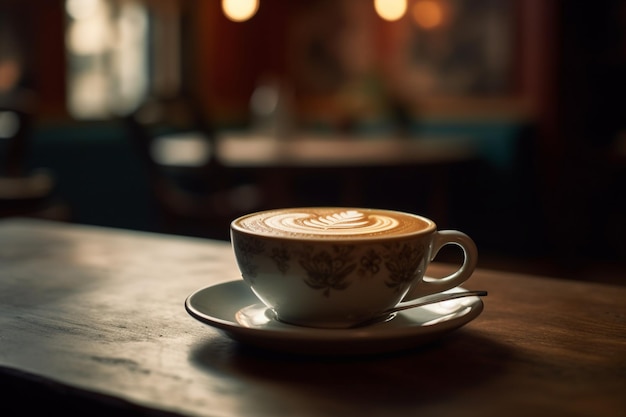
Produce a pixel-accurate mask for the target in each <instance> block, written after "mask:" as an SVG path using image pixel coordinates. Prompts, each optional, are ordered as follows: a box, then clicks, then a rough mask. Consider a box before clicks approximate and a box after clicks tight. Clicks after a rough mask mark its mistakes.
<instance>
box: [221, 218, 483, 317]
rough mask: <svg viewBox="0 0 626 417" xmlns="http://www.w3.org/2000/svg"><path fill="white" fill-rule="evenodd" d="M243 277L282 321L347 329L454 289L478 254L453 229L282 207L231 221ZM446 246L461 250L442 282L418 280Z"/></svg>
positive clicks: (412, 221)
mask: <svg viewBox="0 0 626 417" xmlns="http://www.w3.org/2000/svg"><path fill="white" fill-rule="evenodd" d="M230 235H231V243H232V247H233V251H234V254H235V259H236V261H237V265H238V267H239V269H240V271H241V275H242V278H243V280H244V281H245V282H246V283H247V284H248V285H249V286H250V289H251V290H252V292H253V293H254V294H256V296H257V297H258V298H259V300H260V301H261V302H263V303H264V304H265V305H266V306H267V307H268V308H270V309H272V310H273V311H274V315H275V316H276V318H277V319H278V320H280V321H282V322H285V323H290V324H295V325H300V326H307V327H320V328H346V327H350V326H352V325H354V324H356V323H360V322H363V321H365V320H369V319H372V318H374V317H376V316H377V315H379V314H381V312H383V311H384V310H386V309H388V308H391V307H394V306H396V305H398V304H399V303H401V302H404V301H408V300H412V299H415V298H419V297H422V296H425V295H429V294H434V293H439V292H442V291H446V290H449V289H451V288H454V287H457V286H459V285H461V284H462V283H463V282H465V281H466V280H467V279H468V278H469V277H470V275H471V274H472V273H473V271H474V269H475V267H476V262H477V257H478V251H477V249H476V245H475V244H474V242H473V241H472V239H471V238H470V237H469V236H467V235H466V234H464V233H462V232H460V231H456V230H442V231H439V230H437V226H436V224H435V222H433V221H432V220H430V219H428V218H426V217H423V216H419V215H416V214H411V213H405V212H400V211H394V210H385V209H374V208H351V207H301V208H282V209H274V210H267V211H261V212H256V213H251V214H248V215H244V216H242V217H239V218H237V219H235V220H233V221H232V223H231V226H230ZM445 245H457V246H459V247H461V249H462V250H463V253H464V260H463V263H462V265H461V266H460V267H459V269H457V270H456V272H454V273H453V274H451V275H448V276H446V277H443V278H430V277H427V276H425V275H424V273H425V271H426V268H427V267H428V265H429V263H430V262H431V261H432V260H433V259H434V257H435V256H436V255H437V252H439V250H440V249H441V248H442V247H443V246H445Z"/></svg>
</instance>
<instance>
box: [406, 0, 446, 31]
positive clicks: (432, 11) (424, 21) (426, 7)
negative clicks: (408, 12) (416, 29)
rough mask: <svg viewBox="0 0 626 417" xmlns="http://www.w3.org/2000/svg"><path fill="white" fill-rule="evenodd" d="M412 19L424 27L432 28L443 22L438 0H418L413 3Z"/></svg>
mask: <svg viewBox="0 0 626 417" xmlns="http://www.w3.org/2000/svg"><path fill="white" fill-rule="evenodd" d="M412 12H413V20H415V23H417V24H418V25H419V26H420V27H422V28H424V29H433V28H436V27H437V26H439V25H441V23H442V22H443V8H442V7H441V4H440V3H439V2H438V1H435V0H420V1H418V2H417V3H415V4H414V5H413V9H412Z"/></svg>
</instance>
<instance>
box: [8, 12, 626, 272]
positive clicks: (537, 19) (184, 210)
mask: <svg viewBox="0 0 626 417" xmlns="http://www.w3.org/2000/svg"><path fill="white" fill-rule="evenodd" d="M381 143H382V144H383V145H380V144H381ZM372 144H375V146H374V147H372V146H373V145H372ZM407 144H410V145H411V146H413V145H415V147H411V146H409V147H406V146H407ZM338 145H340V146H341V147H340V148H337V146H338ZM405 147H406V148H405ZM362 148H363V149H364V150H363V149H362ZM387 148H389V149H392V148H393V149H395V151H394V152H391V151H390V154H393V155H394V156H393V157H386V156H385V155H386V152H387ZM336 149H337V150H336ZM368 149H370V151H368ZM371 149H374V151H372V150H371ZM398 149H401V150H400V151H398ZM402 149H408V150H406V151H405V150H402ZM342 152H343V153H345V154H346V155H347V156H346V157H345V158H343V157H342V156H341V155H343V153H342ZM360 152H364V155H365V156H363V158H362V159H359V158H361V157H360V156H359V155H361V153H360ZM368 152H369V153H368ZM372 152H374V153H375V154H376V155H380V158H379V160H377V159H376V158H375V157H374V158H373V157H372V155H371V153H372ZM398 153H399V154H401V155H400V156H401V157H398ZM325 155H328V156H325ZM376 155H374V156H376ZM0 158H1V159H0V169H1V171H0V216H2V217H11V216H29V217H39V218H47V219H54V220H59V221H67V222H72V223H80V224H91V225H101V226H112V227H120V228H126V229H133V230H142V231H150V232H161V233H173V234H182V235H190V236H197V237H208V238H218V239H225V240H226V239H228V223H229V221H230V220H231V219H232V218H234V217H235V216H237V215H239V214H243V213H245V212H248V211H253V210H256V209H263V208H272V207H279V206H285V205H294V206H295V205H338V204H346V203H349V204H354V205H363V206H373V207H380V208H390V209H399V210H406V211H411V212H415V213H420V214H424V215H426V216H429V217H431V218H432V219H434V220H435V221H436V222H437V223H438V225H439V227H440V228H456V229H460V230H463V231H465V232H466V233H468V234H469V235H470V236H472V237H473V238H474V239H475V240H476V242H477V244H478V247H479V250H480V252H481V254H482V255H481V260H480V262H479V263H480V266H483V267H490V268H501V269H509V270H524V271H530V272H537V273H545V274H549V275H553V276H557V277H566V278H572V279H586V280H595V281H611V282H617V283H626V277H624V265H625V259H626V243H625V242H626V239H624V236H625V235H626V216H625V213H626V197H625V195H626V4H625V3H624V2H623V1H618V0H603V1H598V2H571V1H565V0H472V1H469V0H306V1H305V0H303V1H286V0H223V1H221V0H46V1H38V0H0ZM394 158H396V159H394ZM394 161H396V162H394ZM447 256H449V257H450V259H453V258H454V256H456V254H454V253H451V254H449V255H448V254H446V253H444V254H443V255H442V259H444V260H445V259H446V257H447Z"/></svg>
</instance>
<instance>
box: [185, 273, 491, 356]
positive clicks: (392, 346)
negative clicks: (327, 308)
mask: <svg viewBox="0 0 626 417" xmlns="http://www.w3.org/2000/svg"><path fill="white" fill-rule="evenodd" d="M456 291H463V289H462V288H460V287H457V288H454V289H452V290H448V291H447V292H456ZM185 309H186V310H187V312H188V313H189V314H190V315H191V316H192V317H193V318H195V319H197V320H199V321H201V322H203V323H205V324H208V325H209V326H212V327H215V328H217V329H219V330H220V331H222V332H223V333H224V334H226V335H227V336H228V337H230V338H231V339H233V340H236V341H238V342H241V343H244V344H248V345H252V346H256V347H259V348H263V349H268V350H277V351H282V352H289V353H297V354H323V355H346V354H349V355H357V354H375V353H385V352H390V351H398V350H404V349H410V348H414V347H417V346H420V345H423V344H425V343H428V342H431V341H433V340H435V339H437V338H440V337H441V336H443V335H444V334H446V333H449V332H451V331H452V330H455V329H458V328H459V327H461V326H463V325H465V324H467V323H469V322H470V321H472V320H473V319H475V318H476V317H478V315H479V314H480V313H481V312H482V310H483V302H482V300H481V299H480V297H465V298H459V299H455V300H448V301H443V302H440V303H435V304H430V305H427V306H423V307H417V308H413V309H410V310H404V311H401V312H398V313H397V314H396V316H395V317H393V318H392V319H390V320H387V321H382V322H380V323H376V324H372V325H370V326H366V327H359V328H351V329H318V328H310V327H302V326H295V325H290V324H287V323H283V322H279V321H277V320H274V319H272V318H270V317H271V315H268V314H266V310H267V308H266V307H265V306H264V305H263V304H260V303H259V299H258V298H257V297H256V296H255V295H254V293H253V292H252V291H251V290H250V289H249V287H248V285H247V284H246V283H245V282H244V281H241V280H237V281H229V282H224V283H221V284H217V285H212V286H209V287H206V288H202V289H199V290H197V291H195V292H194V293H192V294H191V295H189V296H188V297H187V299H186V300H185Z"/></svg>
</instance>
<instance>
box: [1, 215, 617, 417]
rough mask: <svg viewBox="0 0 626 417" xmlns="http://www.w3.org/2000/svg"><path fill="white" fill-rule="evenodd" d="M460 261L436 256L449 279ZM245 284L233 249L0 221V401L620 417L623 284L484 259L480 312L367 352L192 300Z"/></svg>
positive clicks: (236, 410)
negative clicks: (245, 326)
mask: <svg viewBox="0 0 626 417" xmlns="http://www.w3.org/2000/svg"><path fill="white" fill-rule="evenodd" d="M449 269H450V266H448V265H443V264H436V265H433V267H432V268H431V271H430V272H431V273H432V274H434V275H436V274H443V273H445V272H446V271H447V270H449ZM233 279H239V275H238V272H237V270H236V268H235V264H234V260H233V257H232V253H231V250H230V247H229V245H228V244H226V243H223V242H217V241H209V240H202V239H192V238H182V237H173V236H164V235H156V234H149V233H139V232H130V231H122V230H112V229H104V228H97V227H88V226H77V225H65V224H60V223H53V222H45V221H35V220H19V219H17V220H4V221H1V222H0V367H1V368H0V389H2V392H3V393H4V394H3V395H2V401H1V403H2V404H3V405H0V410H2V409H5V410H9V411H15V410H16V409H18V410H19V411H28V409H29V407H33V406H34V405H35V404H37V405H39V404H42V403H44V404H47V406H48V410H53V409H55V408H58V409H59V410H62V411H63V412H64V413H65V414H75V415H85V414H86V412H87V411H88V412H90V413H91V414H92V415H105V414H107V415H111V414H116V415H169V414H180V415H187V416H246V417H247V416H276V415H281V416H282V415H284V416H301V417H307V416H330V415H344V416H385V417H388V416H416V415H419V416H430V415H433V416H441V415H454V416H503V415H506V416H528V415H533V416H544V415H545V416H548V415H549V416H591V415H593V416H616V417H617V416H624V415H626V396H624V394H623V393H624V382H625V381H626V303H624V300H625V299H626V288H624V287H616V286H609V285H603V284H590V283H584V282H574V281H565V280H557V279H550V278H544V277H533V276H528V275H522V274H507V273H500V272H495V271H489V270H479V271H477V272H476V273H475V274H474V276H473V277H472V278H471V279H470V280H469V281H468V283H467V285H466V287H467V288H468V289H485V290H488V291H489V296H488V297H486V298H485V299H484V303H485V309H484V311H483V313H482V314H481V315H480V316H479V317H478V318H477V319H476V320H475V321H473V322H471V323H469V324H468V325H467V326H465V327H464V328H462V329H460V330H458V331H456V332H453V333H451V334H450V335H448V336H446V337H444V338H442V339H441V340H439V341H437V342H435V343H433V344H430V345H427V346H423V347H419V348H416V349H413V350H410V351H405V352H398V353H394V354H385V355H377V356H369V357H307V356H298V355H284V354H276V353H272V352H265V351H260V350H257V349H254V348H250V347H246V346H242V345H239V344H237V343H236V342H233V341H231V340H230V339H227V338H225V337H224V336H223V335H222V334H221V333H219V332H218V331H216V330H215V329H213V328H211V327H208V326H205V325H203V324H201V323H199V322H197V321H196V320H194V319H192V318H191V317H190V316H189V315H188V314H187V313H186V312H185V311H184V308H183V302H184V299H185V298H186V296H187V295H189V294H190V293H191V292H193V291H194V290H196V289H198V288H201V287H204V286H207V285H210V284H213V283H218V282H224V281H229V280H233Z"/></svg>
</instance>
